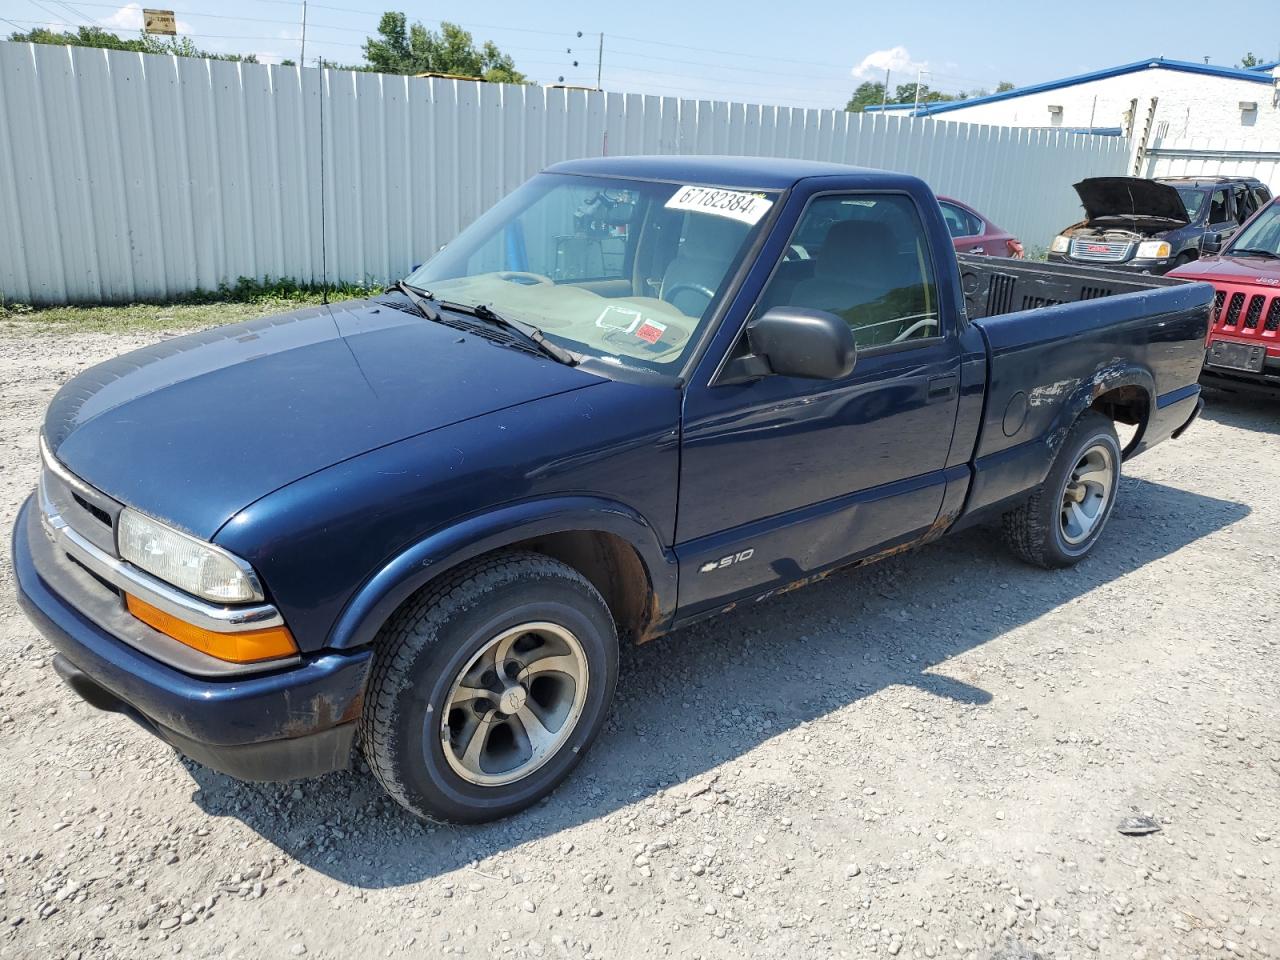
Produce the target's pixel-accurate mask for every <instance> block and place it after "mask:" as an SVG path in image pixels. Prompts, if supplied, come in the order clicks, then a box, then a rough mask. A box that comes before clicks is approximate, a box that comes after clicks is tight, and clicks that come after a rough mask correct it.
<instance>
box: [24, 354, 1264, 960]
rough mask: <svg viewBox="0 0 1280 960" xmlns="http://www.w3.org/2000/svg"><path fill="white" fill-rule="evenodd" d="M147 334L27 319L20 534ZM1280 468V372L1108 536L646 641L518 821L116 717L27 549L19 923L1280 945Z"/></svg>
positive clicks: (506, 942)
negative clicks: (252, 759) (1156, 826)
mask: <svg viewBox="0 0 1280 960" xmlns="http://www.w3.org/2000/svg"><path fill="white" fill-rule="evenodd" d="M140 342H141V341H140V340H130V339H129V338H121V337H115V338H108V337H106V336H103V335H94V334H84V335H80V336H76V337H59V336H45V337H38V338H22V337H6V338H3V339H0V391H2V396H3V401H4V402H3V405H2V406H0V526H2V527H3V528H4V529H5V530H7V529H8V528H9V526H10V525H11V524H12V522H13V519H14V516H15V514H16V511H17V508H18V506H19V503H20V502H21V500H22V498H23V497H25V496H26V494H27V492H28V491H29V490H30V489H31V487H32V485H33V484H34V482H35V478H36V430H37V425H38V422H39V421H38V418H39V416H40V414H41V412H42V410H43V408H44V406H45V404H46V403H47V401H48V400H49V398H50V397H51V396H52V394H53V392H54V390H55V389H56V387H57V386H58V385H59V384H60V383H62V382H63V381H65V380H66V379H67V378H68V377H69V376H71V375H72V374H73V373H74V372H76V371H77V370H79V369H81V368H82V367H83V366H85V365H87V364H89V363H93V362H96V361H98V360H101V359H105V358H106V357H108V356H110V355H112V354H113V353H117V352H120V351H121V350H123V349H126V348H128V347H131V346H134V345H137V344H138V343H140ZM1277 489H1280V404H1268V403H1265V402H1258V401H1253V400H1247V399H1240V398H1234V397H1228V396H1222V395H1215V396H1212V397H1211V398H1210V406H1209V408H1208V410H1207V411H1206V415H1205V418H1204V420H1203V421H1202V422H1201V423H1200V424H1199V425H1198V426H1197V427H1196V428H1195V429H1194V430H1193V431H1192V432H1191V433H1190V434H1189V435H1188V436H1187V437H1186V438H1184V439H1183V440H1181V441H1178V442H1173V443H1168V444H1165V445H1164V446H1161V447H1160V448H1158V449H1157V450H1155V451H1153V452H1151V453H1149V454H1147V455H1146V456H1144V457H1142V458H1140V459H1139V460H1138V461H1136V462H1135V463H1133V464H1131V465H1130V466H1129V468H1128V476H1127V479H1125V481H1124V483H1123V488H1122V491H1121V498H1120V502H1119V504H1118V506H1117V508H1116V512H1115V515H1114V516H1113V518H1112V520H1111V524H1110V527H1109V528H1108V530H1107V532H1106V534H1105V537H1104V542H1103V543H1102V545H1101V546H1100V548H1099V550H1098V551H1097V553H1096V554H1095V556H1094V557H1093V558H1091V559H1090V560H1088V561H1086V562H1085V563H1084V564H1082V565H1081V566H1080V567H1078V568H1076V569H1075V570H1072V571H1066V572H1061V573H1046V572H1044V571H1040V570H1033V569H1029V568H1027V567H1024V566H1021V565H1019V564H1018V563H1017V562H1015V561H1014V560H1012V559H1011V558H1010V556H1009V555H1008V554H1007V553H1006V552H1005V551H1004V550H1003V549H1002V548H1001V547H1000V546H999V545H998V544H997V543H996V540H995V537H994V536H993V535H992V533H990V532H989V531H976V532H971V533H967V534H963V535H960V536H957V537H955V538H951V539H948V540H946V541H944V542H942V543H939V544H936V545H933V546H931V547H929V548H926V549H924V550H922V551H919V552H917V553H915V554H910V555H906V556H902V557H898V558H894V559H892V560H889V561H886V562H884V563H882V564H880V565H876V566H872V567H869V568H866V569H864V570H861V571H856V572H850V573H845V574H840V575H837V576H834V577H832V578H830V579H829V580H827V581H825V582H822V583H819V584H816V585H814V586H811V587H808V588H806V589H804V590H801V591H796V592H794V593H792V594H789V595H786V596H783V597H780V598H778V599H775V600H773V601H770V602H768V603H765V604H761V605H760V606H758V607H754V608H752V609H750V610H744V611H741V612H737V613H734V614H731V615H727V616H723V617H720V618H718V619H715V620H713V621H709V622H707V623H705V624H703V625H701V626H699V627H697V628H695V629H690V630H686V631H683V632H681V633H678V634H676V635H673V636H670V637H667V638H665V639H662V640H659V641H656V642H654V643H652V644H649V645H646V646H644V647H640V648H637V649H632V650H628V651H626V652H625V653H624V656H623V664H622V676H621V680H620V683H619V696H618V700H617V703H616V705H615V707H614V710H613V715H612V720H611V722H610V724H609V726H608V729H607V731H606V732H605V734H604V735H603V736H602V737H601V739H600V740H599V741H598V743H597V745H596V746H595V748H594V749H593V751H592V754H591V756H590V757H588V758H587V760H586V762H585V763H584V764H583V766H582V767H580V768H579V771H578V773H577V774H575V775H574V776H573V777H572V778H571V779H570V781H569V782H568V783H567V784H566V785H565V786H564V787H562V788H561V789H560V790H559V791H558V792H557V793H556V794H554V795H553V796H552V797H551V798H550V799H549V800H548V801H546V802H544V803H543V804H541V805H539V806H538V807H536V808H535V809H534V810H532V811H530V812H528V813H526V814H524V815H521V816H518V817H515V818H513V819H511V820H508V821H506V822H503V823H499V824H494V825H490V826H487V827H482V828H451V827H430V826H423V825H420V824H419V823H417V822H416V821H414V820H413V819H411V818H410V817H409V816H407V815H406V814H404V813H402V812H401V811H400V809H399V808H398V807H396V806H394V805H393V804H392V803H391V802H390V801H388V800H387V799H385V798H384V796H383V795H382V793H381V791H380V789H379V788H378V786H377V784H376V783H375V782H373V781H372V779H371V778H370V777H369V775H368V774H367V772H364V771H359V770H358V771H354V772H351V773H347V774H335V775H332V776H329V777H325V778H322V779H318V780H311V781H304V782H300V783H296V784H283V785H275V784H272V785H246V784H241V783H236V782H234V781H232V780H229V779H228V778H226V777H223V776H220V775H218V774H214V773H212V772H210V771H208V770H205V769H203V768H201V767H198V766H196V765H194V764H191V763H188V762H185V761H182V760H180V759H179V758H178V757H177V756H175V755H174V754H173V753H172V751H170V750H169V749H168V748H166V747H165V746H163V745H162V744H161V743H159V742H158V741H156V740H154V739H152V738H151V737H150V736H148V735H147V734H145V733H143V732H142V731H141V730H139V729H137V728H136V727H134V726H133V725H132V724H130V723H129V722H128V721H127V720H124V719H122V718H119V717H108V716H104V715H101V714H97V713H95V712H94V711H93V710H92V709H91V708H89V707H88V706H87V705H85V704H83V703H81V702H79V701H77V700H76V699H75V698H74V697H73V696H72V695H71V694H70V693H69V691H67V690H66V689H64V688H63V686H62V685H61V684H60V683H59V682H58V680H57V679H56V678H55V676H54V675H53V672H52V670H51V669H50V668H49V652H48V648H47V647H46V645H45V644H44V642H43V641H42V640H41V639H40V637H39V636H38V635H37V634H36V632H35V630H34V629H33V628H32V627H30V626H29V625H28V623H27V621H26V620H25V619H24V618H23V616H22V615H21V614H20V612H19V611H18V609H17V606H16V604H15V602H14V600H13V585H12V570H11V569H10V567H9V564H8V556H7V551H6V554H5V559H4V561H3V562H0V782H3V783H4V784H5V792H6V794H7V800H6V801H5V802H4V807H3V813H2V814H0V822H2V834H0V836H2V837H3V844H2V846H3V850H2V852H0V957H21V958H24V960H25V958H45V957H85V958H89V957H93V958H98V957H151V956H162V955H163V956H169V955H173V954H181V955H183V956H192V957H261V956H300V955H305V956H308V957H333V958H346V957H352V956H356V955H357V951H359V952H362V953H367V955H369V956H373V955H375V954H376V955H379V956H388V957H395V956H405V957H417V956H439V955H446V954H463V955H468V956H512V957H575V958H583V957H599V958H615V957H642V956H675V957H691V958H692V957H702V958H734V960H739V958H743V957H768V958H779V957H786V958H791V957H806V958H807V957H871V956H897V957H970V958H982V960H986V958H1002V960H1031V958H1035V957H1040V958H1046V960H1047V958H1051V957H1053V958H1066V957H1092V956H1102V957H1123V958H1160V957H1168V958H1173V960H1184V958H1195V957H1229V956H1239V957H1258V956H1272V957H1274V956H1280V895H1278V894H1277V883H1278V882H1280V878H1278V877H1277V868H1276V863H1275V861H1276V858H1277V856H1278V854H1280V850H1278V846H1280V822H1278V818H1277V814H1278V813H1280V801H1278V800H1277V790H1276V788H1277V785H1278V782H1280V778H1278V774H1280V745H1278V743H1277V734H1280V719H1278V718H1277V712H1276V693H1277V689H1280V688H1278V687H1277V669H1276V654H1277V652H1280V651H1278V650H1277V647H1278V646H1280V634H1277V631H1276V621H1277V620H1278V619H1280V595H1278V594H1277V590H1276V584H1277V580H1276V576H1275V570H1276V569H1277V563H1276V562H1277V552H1280V543H1278V542H1277V539H1276V536H1275V531H1276V529H1277V521H1280V505H1278V503H1280V501H1277V500H1276V499H1275V498H1273V497H1272V496H1271V495H1270V493H1268V491H1275V490H1277ZM1139 814H1140V815H1147V816H1152V817H1155V818H1157V819H1158V821H1159V823H1160V824H1161V825H1162V830H1161V831H1160V832H1158V833H1155V834H1152V835H1149V836H1144V837H1129V836H1123V835H1121V834H1120V833H1119V832H1118V831H1117V826H1118V824H1119V823H1120V821H1121V820H1122V819H1124V818H1126V817H1129V816H1134V815H1139Z"/></svg>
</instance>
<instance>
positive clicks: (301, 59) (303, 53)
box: [298, 0, 307, 66]
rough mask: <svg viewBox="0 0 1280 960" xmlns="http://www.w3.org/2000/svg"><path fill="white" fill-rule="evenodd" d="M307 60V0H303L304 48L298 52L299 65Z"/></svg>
mask: <svg viewBox="0 0 1280 960" xmlns="http://www.w3.org/2000/svg"><path fill="white" fill-rule="evenodd" d="M306 62H307V0H302V50H301V51H299V53H298V66H302V65H303V64H304V63H306Z"/></svg>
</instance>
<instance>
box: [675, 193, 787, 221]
mask: <svg viewBox="0 0 1280 960" xmlns="http://www.w3.org/2000/svg"><path fill="white" fill-rule="evenodd" d="M666 206H667V209H668V210H689V211H692V212H694V213H711V214H715V215H716V216H717V217H729V218H730V219H731V220H740V221H742V222H743V223H750V224H755V223H759V222H760V218H761V217H763V216H764V215H765V214H766V213H768V212H769V208H770V207H772V206H773V201H772V200H770V199H768V198H767V197H762V196H761V195H760V194H758V193H748V192H747V191H745V190H719V189H717V188H715V187H695V186H685V187H681V188H680V189H679V190H677V191H676V192H675V194H673V195H672V197H671V199H670V200H668V201H667V203H666Z"/></svg>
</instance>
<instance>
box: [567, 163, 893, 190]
mask: <svg viewBox="0 0 1280 960" xmlns="http://www.w3.org/2000/svg"><path fill="white" fill-rule="evenodd" d="M546 172H547V173H572V174H577V175H579V176H592V177H631V178H634V179H637V180H666V181H670V182H673V183H697V184H705V185H707V186H718V187H737V188H752V189H757V190H783V189H786V188H788V187H791V186H794V185H795V184H796V182H797V181H800V180H805V179H807V178H809V177H838V176H849V175H850V174H873V175H875V176H876V177H879V178H881V179H884V178H885V177H898V176H900V175H898V174H891V173H886V172H885V171H884V170H872V169H869V168H867V167H855V166H851V165H849V164H845V163H825V162H822V161H817V160H792V159H787V158H781V157H709V156H678V155H676V156H643V157H587V158H584V159H582V160H563V161H561V162H560V163H555V164H552V165H551V166H549V167H547V169H546ZM901 178H902V179H903V180H907V179H911V178H908V177H905V176H902V177H901Z"/></svg>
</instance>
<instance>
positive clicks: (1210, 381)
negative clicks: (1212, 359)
mask: <svg viewBox="0 0 1280 960" xmlns="http://www.w3.org/2000/svg"><path fill="white" fill-rule="evenodd" d="M1200 382H1201V383H1202V384H1204V385H1205V386H1206V387H1217V388H1219V389H1220V390H1235V391H1238V392H1241V393H1257V394H1264V395H1266V396H1272V397H1274V396H1280V360H1276V359H1272V358H1271V357H1268V358H1267V362H1266V365H1265V366H1264V367H1263V368H1262V372H1261V373H1249V372H1247V371H1245V370H1232V369H1231V368H1229V367H1215V366H1213V365H1212V364H1208V363H1206V364H1205V365H1204V367H1203V368H1202V369H1201V371H1200Z"/></svg>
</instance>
